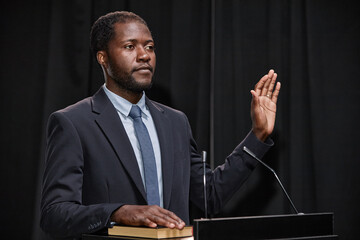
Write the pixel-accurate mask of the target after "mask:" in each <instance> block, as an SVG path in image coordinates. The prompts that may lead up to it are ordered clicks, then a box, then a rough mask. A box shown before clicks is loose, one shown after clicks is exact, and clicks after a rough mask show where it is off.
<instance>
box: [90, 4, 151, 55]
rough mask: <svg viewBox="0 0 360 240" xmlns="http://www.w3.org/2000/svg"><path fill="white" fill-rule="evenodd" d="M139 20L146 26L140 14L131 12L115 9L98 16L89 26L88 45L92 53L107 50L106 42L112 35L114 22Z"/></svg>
mask: <svg viewBox="0 0 360 240" xmlns="http://www.w3.org/2000/svg"><path fill="white" fill-rule="evenodd" d="M133 21H135V22H140V23H142V24H144V25H145V26H146V27H147V23H146V22H145V20H144V19H142V18H141V17H140V16H138V15H136V14H135V13H132V12H127V11H116V12H111V13H108V14H106V15H104V16H101V17H99V18H98V20H96V21H95V23H94V24H93V26H92V28H91V32H90V47H91V50H92V52H93V54H94V55H95V56H96V53H97V52H98V51H101V50H107V47H108V43H109V41H110V40H111V39H112V37H113V36H114V24H115V23H127V22H133Z"/></svg>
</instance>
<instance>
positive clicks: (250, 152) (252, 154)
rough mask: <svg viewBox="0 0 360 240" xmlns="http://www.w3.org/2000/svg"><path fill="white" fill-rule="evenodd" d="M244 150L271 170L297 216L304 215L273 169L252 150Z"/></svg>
mask: <svg viewBox="0 0 360 240" xmlns="http://www.w3.org/2000/svg"><path fill="white" fill-rule="evenodd" d="M243 150H244V151H245V152H246V153H247V154H249V155H250V156H251V157H253V158H254V159H256V160H257V161H258V162H259V163H261V164H262V165H263V166H265V167H266V168H267V169H269V170H270V171H271V172H272V173H273V174H274V175H275V178H276V180H277V181H278V183H279V185H280V187H281V189H282V191H283V192H284V193H285V195H286V197H287V199H288V200H289V202H290V204H291V206H292V208H293V209H294V211H295V212H296V214H303V213H299V212H298V210H297V209H296V207H295V205H294V203H293V202H292V201H291V199H290V197H289V195H288V193H287V192H286V190H285V188H284V186H283V185H282V183H281V181H280V179H279V178H278V176H277V174H276V172H275V171H274V170H273V169H272V168H271V167H269V166H268V165H267V164H266V163H264V162H263V161H261V160H260V159H259V158H258V157H256V156H255V154H254V153H253V152H252V151H250V149H248V148H247V147H245V146H244V147H243Z"/></svg>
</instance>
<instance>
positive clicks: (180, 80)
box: [0, 0, 360, 240]
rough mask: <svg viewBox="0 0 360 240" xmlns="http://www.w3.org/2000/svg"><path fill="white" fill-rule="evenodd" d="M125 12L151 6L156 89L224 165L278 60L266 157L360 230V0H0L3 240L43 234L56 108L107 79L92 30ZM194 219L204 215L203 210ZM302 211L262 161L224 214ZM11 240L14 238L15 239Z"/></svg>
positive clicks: (306, 208)
mask: <svg viewBox="0 0 360 240" xmlns="http://www.w3.org/2000/svg"><path fill="white" fill-rule="evenodd" d="M115 10H128V11H133V12H135V13H137V14H139V15H140V16H142V17H143V18H144V19H145V20H146V21H147V22H148V25H149V27H150V29H151V31H152V33H153V37H154V39H155V42H156V54H157V69H156V74H155V84H154V86H153V89H151V90H150V91H149V92H148V93H147V94H148V95H149V96H150V97H151V98H153V99H154V100H157V101H160V102H162V103H165V104H168V105H170V106H172V107H174V108H177V109H180V110H182V111H184V112H185V113H186V114H187V115H188V118H189V120H190V123H191V126H192V129H193V134H194V136H195V138H196V140H197V142H198V145H199V150H206V151H208V152H209V153H210V158H211V164H212V166H217V165H219V164H221V163H222V162H223V161H224V158H225V157H226V156H227V155H228V154H229V153H230V152H231V151H232V149H233V148H234V147H235V146H236V145H237V144H238V143H239V142H240V141H241V140H242V139H243V138H244V137H245V135H246V134H247V133H248V132H249V130H250V128H251V120H250V114H249V112H250V100H251V95H250V89H252V88H253V86H254V84H255V83H256V82H257V81H258V79H259V78H260V77H261V76H262V75H264V74H265V73H267V71H268V70H269V69H270V68H274V69H275V70H276V71H277V72H278V74H279V77H278V79H279V81H281V83H282V89H281V93H280V98H279V102H278V115H277V122H276V128H275V131H274V133H273V136H272V138H273V139H274V141H275V146H274V147H273V148H272V149H271V151H270V152H269V153H268V154H267V155H266V157H265V161H266V162H267V163H268V164H269V165H270V166H271V167H273V168H274V169H275V170H276V171H277V172H278V175H279V177H280V179H281V180H282V181H283V183H284V185H285V188H286V189H287V190H288V192H289V194H290V196H291V197H292V199H293V201H294V203H295V205H296V206H297V208H298V210H299V211H302V212H304V213H312V212H334V214H335V233H336V234H338V235H340V239H358V236H359V235H360V229H359V227H358V226H359V223H360V220H359V219H360V209H359V207H358V204H359V202H360V188H359V186H358V185H359V183H360V174H359V171H360V154H359V147H360V144H359V141H358V138H359V135H360V130H359V122H360V101H359V99H360V90H359V89H360V83H359V76H360V15H359V12H360V11H359V10H360V9H359V7H358V4H357V1H355V0H353V1H351V0H347V1H346V0H345V1H332V0H317V1H310V0H308V1H306V0H267V1H265V0H251V1H250V0H237V1H236V0H233V1H226V0H211V1H205V0H204V1H192V0H182V1H169V0H152V1H145V0H144V1H140V0H137V1H130V0H103V1H95V0H92V1H89V0H72V1H60V0H58V1H56V0H53V1H47V0H34V1H16V0H15V1H6V2H5V1H1V4H0V19H1V21H0V30H1V37H0V47H1V51H0V61H1V62H0V63H1V65H0V90H1V95H0V97H1V101H0V104H1V109H2V113H1V117H0V129H1V132H0V133H1V138H0V139H1V144H0V154H1V155H0V156H1V160H0V164H1V167H0V171H1V172H0V183H1V190H2V191H1V197H0V201H1V202H0V203H1V220H0V221H1V222H0V229H1V230H3V231H1V238H4V237H6V239H10V238H11V239H33V240H36V239H40V238H41V235H42V234H41V231H40V230H39V198H40V197H39V196H40V184H41V176H42V171H43V162H44V158H43V155H44V142H45V139H44V135H45V132H44V131H45V125H46V121H47V118H48V116H49V114H50V113H51V112H53V111H55V110H58V109H60V108H63V107H65V106H67V105H69V104H72V103H75V102H76V101H78V100H80V99H82V98H84V97H87V96H90V95H92V94H93V93H94V92H95V91H96V90H97V89H98V88H99V87H100V86H101V85H102V84H103V82H104V80H103V76H102V73H101V69H100V67H99V66H98V64H97V63H96V61H95V59H94V58H93V56H92V55H91V53H90V50H89V31H90V27H91V25H92V23H93V22H94V21H95V20H96V19H97V18H98V17H99V16H101V15H103V14H105V13H107V12H110V11H115ZM191 213H192V216H193V217H199V216H201V213H200V212H199V211H198V210H197V209H195V208H193V209H192V210H191ZM287 213H292V210H291V208H290V205H289V203H288V202H287V201H286V199H285V196H284V195H283V194H282V192H281V189H280V188H279V186H278V185H277V183H276V181H275V179H274V177H273V175H272V174H271V173H269V172H268V171H267V170H266V169H264V168H262V167H261V166H259V167H258V168H257V169H256V170H255V171H254V173H253V174H252V175H251V176H250V178H249V179H248V181H247V182H246V183H245V185H244V186H243V188H242V189H241V190H239V191H238V192H237V193H236V194H235V196H234V197H233V198H232V199H231V200H230V201H229V202H228V203H227V204H226V206H225V208H224V210H223V211H222V212H221V213H220V214H219V215H218V216H249V215H266V214H287ZM4 239H5V238H4Z"/></svg>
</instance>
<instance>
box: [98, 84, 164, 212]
mask: <svg viewBox="0 0 360 240" xmlns="http://www.w3.org/2000/svg"><path fill="white" fill-rule="evenodd" d="M103 88H104V91H105V93H106V95H107V96H108V98H109V99H110V101H111V103H112V104H113V105H114V107H115V109H116V111H117V113H118V114H119V117H120V119H121V122H122V123H123V125H124V128H125V131H126V133H127V135H128V137H129V140H130V143H131V145H132V147H133V150H134V153H135V156H136V160H137V163H138V166H139V170H140V174H141V178H142V181H143V184H144V186H145V179H144V167H143V161H142V157H141V151H140V145H139V142H138V140H137V138H136V135H135V129H134V124H133V120H132V118H131V117H130V116H129V113H130V110H131V107H132V105H133V104H132V103H131V102H129V101H128V100H126V99H125V98H122V97H120V96H118V95H116V94H115V93H113V92H111V91H110V90H109V89H107V88H106V86H105V84H104V86H103ZM136 105H138V106H139V107H140V109H141V119H142V121H143V122H144V124H145V126H146V128H147V130H148V132H149V135H150V139H151V143H152V145H153V149H154V155H155V161H156V169H157V176H158V184H159V196H160V207H163V180H162V171H161V152H160V144H159V139H158V136H157V132H156V128H155V125H154V121H153V119H152V117H151V114H150V111H149V108H148V107H147V106H146V104H145V93H143V95H142V97H141V99H140V100H139V102H138V103H137V104H136ZM145 190H146V188H145Z"/></svg>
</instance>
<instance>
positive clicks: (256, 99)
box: [250, 90, 259, 106]
mask: <svg viewBox="0 0 360 240" xmlns="http://www.w3.org/2000/svg"><path fill="white" fill-rule="evenodd" d="M250 93H251V95H252V105H253V106H257V105H258V104H259V95H258V94H257V93H256V92H255V91H254V90H251V91H250Z"/></svg>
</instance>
